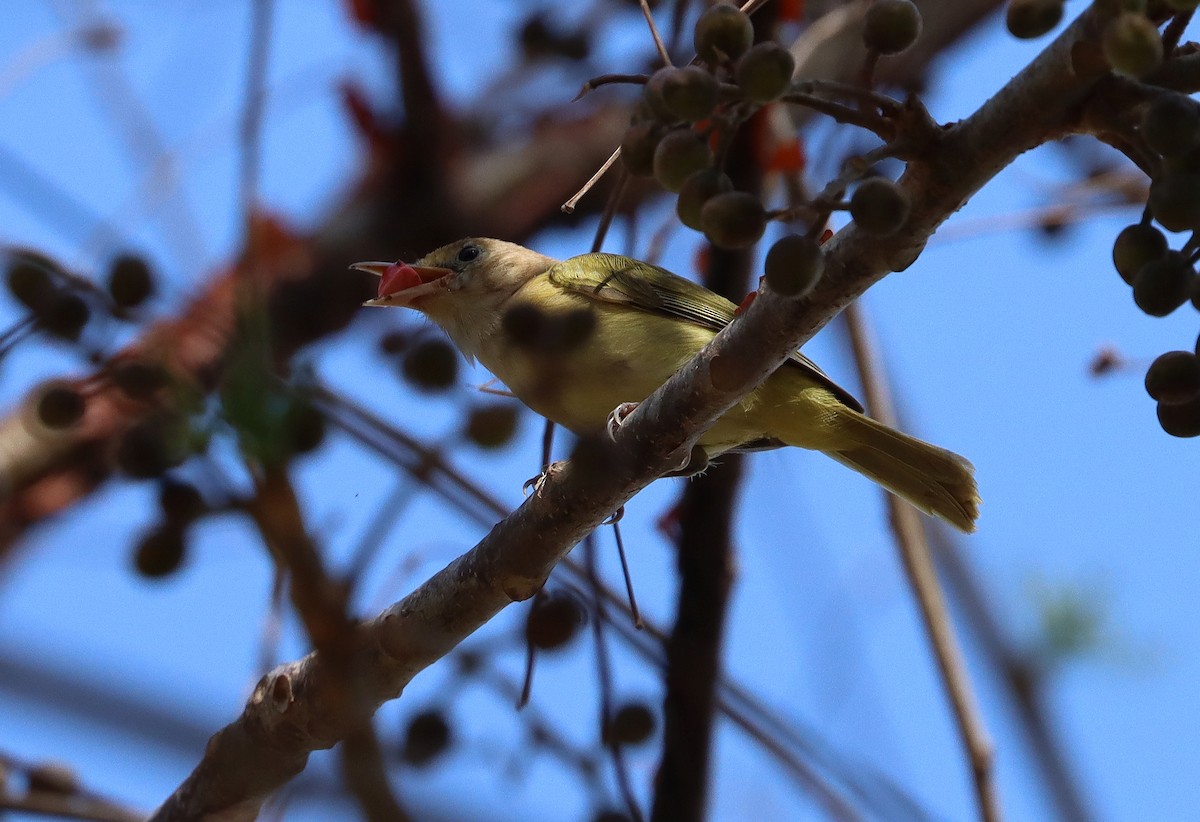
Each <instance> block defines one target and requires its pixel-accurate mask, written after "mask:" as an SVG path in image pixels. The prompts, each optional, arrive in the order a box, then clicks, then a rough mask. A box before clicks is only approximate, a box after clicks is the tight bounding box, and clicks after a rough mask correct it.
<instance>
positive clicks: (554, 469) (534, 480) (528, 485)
mask: <svg viewBox="0 0 1200 822" xmlns="http://www.w3.org/2000/svg"><path fill="white" fill-rule="evenodd" d="M561 465H562V463H561V462H552V463H550V464H549V465H547V466H546V467H545V468H543V469H542V473H540V474H538V475H537V476H536V477H530V478H529V479H527V480H525V482H524V484H522V485H521V493H522V494H524V495H525V496H529V493H530V490H531V489H532V491H533V494H534V496H541V493H542V487H543V486H544V485H545V484H546V480H548V479H550V477H552V476H553V475H555V474H557V473H558V472H559V471H560V470H561V468H560V466H561Z"/></svg>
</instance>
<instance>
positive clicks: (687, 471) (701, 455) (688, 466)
mask: <svg viewBox="0 0 1200 822" xmlns="http://www.w3.org/2000/svg"><path fill="white" fill-rule="evenodd" d="M708 466H709V461H708V452H707V451H705V450H704V448H703V447H702V446H699V445H693V446H692V450H691V451H690V452H689V453H688V455H687V456H686V457H684V459H683V462H681V463H679V467H678V468H672V469H671V470H670V471H668V472H667V473H665V474H663V476H664V477H694V476H696V475H698V474H703V473H704V472H705V471H707V470H708Z"/></svg>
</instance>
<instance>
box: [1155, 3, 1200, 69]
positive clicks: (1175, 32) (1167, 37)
mask: <svg viewBox="0 0 1200 822" xmlns="http://www.w3.org/2000/svg"><path fill="white" fill-rule="evenodd" d="M1195 13H1196V12H1195V9H1193V10H1191V11H1181V12H1176V14H1175V16H1174V17H1172V18H1171V22H1170V23H1168V24H1167V27H1166V28H1165V29H1163V35H1162V44H1163V54H1164V55H1165V56H1166V59H1168V60H1170V59H1171V56H1172V52H1174V51H1175V47H1176V46H1178V45H1179V38H1180V37H1182V36H1183V32H1184V31H1185V30H1186V29H1187V27H1188V23H1190V22H1191V21H1192V15H1193V14H1195Z"/></svg>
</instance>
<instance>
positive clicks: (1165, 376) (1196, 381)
mask: <svg viewBox="0 0 1200 822" xmlns="http://www.w3.org/2000/svg"><path fill="white" fill-rule="evenodd" d="M1146 393H1147V394H1149V395H1150V396H1151V397H1152V398H1153V399H1156V400H1158V401H1159V402H1161V403H1165V404H1167V405H1177V404H1179V403H1181V402H1190V401H1191V400H1194V399H1196V397H1200V358H1198V357H1197V356H1196V355H1195V354H1194V353H1192V352H1191V351H1168V352H1167V353H1165V354H1160V355H1159V356H1158V357H1157V358H1155V360H1154V362H1152V363H1150V368H1149V369H1148V370H1147V371H1146Z"/></svg>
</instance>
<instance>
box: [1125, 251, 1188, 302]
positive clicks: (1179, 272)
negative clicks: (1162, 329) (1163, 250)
mask: <svg viewBox="0 0 1200 822" xmlns="http://www.w3.org/2000/svg"><path fill="white" fill-rule="evenodd" d="M1194 277H1195V272H1194V271H1193V270H1192V266H1191V263H1189V262H1188V261H1187V258H1186V257H1184V256H1183V255H1182V254H1180V253H1179V252H1178V251H1169V252H1167V254H1166V255H1165V256H1164V257H1163V258H1162V259H1161V260H1151V261H1150V262H1148V263H1146V264H1145V265H1143V266H1142V267H1141V269H1139V270H1138V274H1137V277H1136V278H1134V281H1133V301H1134V302H1135V303H1136V304H1137V307H1138V308H1140V309H1142V311H1145V312H1146V313H1147V314H1149V315H1150V316H1152V317H1165V316H1167V315H1168V314H1170V313H1171V312H1172V311H1174V310H1175V309H1176V308H1179V306H1181V305H1183V303H1184V302H1185V301H1186V300H1187V298H1188V295H1189V293H1190V291H1191V287H1192V280H1193V278H1194Z"/></svg>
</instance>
